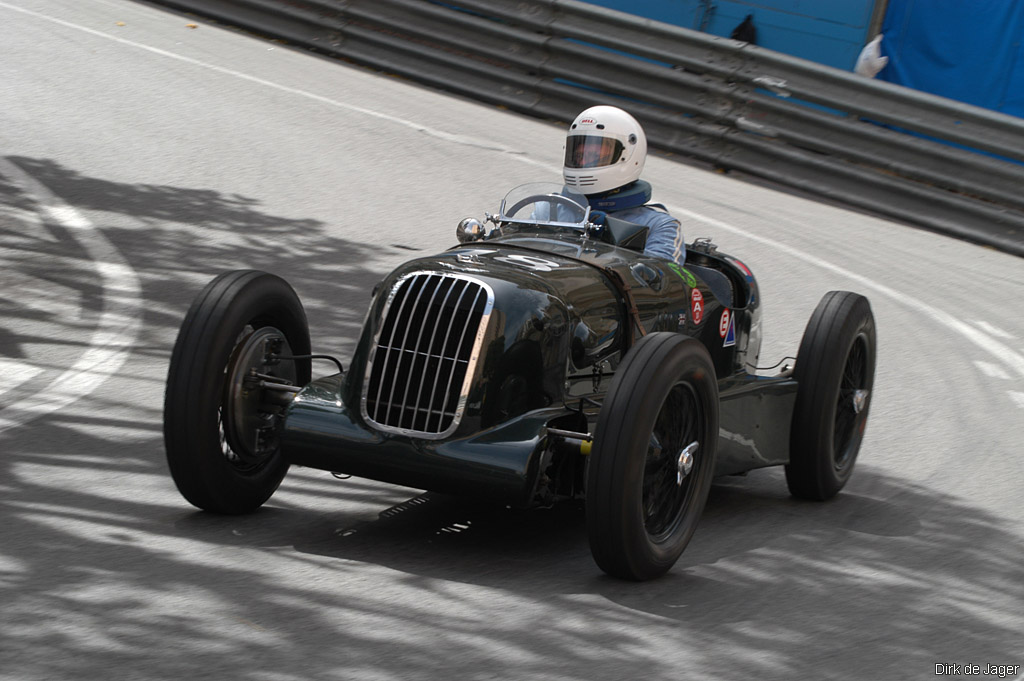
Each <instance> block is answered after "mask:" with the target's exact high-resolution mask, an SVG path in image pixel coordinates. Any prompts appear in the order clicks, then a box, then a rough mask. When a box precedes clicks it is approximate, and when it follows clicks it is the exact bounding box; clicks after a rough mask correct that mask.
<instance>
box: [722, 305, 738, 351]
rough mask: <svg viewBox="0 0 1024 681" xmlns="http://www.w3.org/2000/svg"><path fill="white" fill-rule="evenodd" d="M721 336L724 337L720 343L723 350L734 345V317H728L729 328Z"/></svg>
mask: <svg viewBox="0 0 1024 681" xmlns="http://www.w3.org/2000/svg"><path fill="white" fill-rule="evenodd" d="M726 314H728V312H726ZM723 318H724V317H723ZM723 335H724V336H725V339H724V340H723V341H722V347H723V348H731V347H732V346H734V345H736V315H729V326H728V328H727V329H726V330H725V333H724V334H723Z"/></svg>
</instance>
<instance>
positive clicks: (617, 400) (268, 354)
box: [164, 184, 875, 580]
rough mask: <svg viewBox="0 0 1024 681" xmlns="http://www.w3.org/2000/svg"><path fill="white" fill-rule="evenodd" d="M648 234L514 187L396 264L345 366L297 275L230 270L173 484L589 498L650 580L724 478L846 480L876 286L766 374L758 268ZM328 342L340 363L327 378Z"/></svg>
mask: <svg viewBox="0 0 1024 681" xmlns="http://www.w3.org/2000/svg"><path fill="white" fill-rule="evenodd" d="M598 222H602V223H603V224H597V223H598ZM646 233H647V230H646V228H644V227H640V226H638V225H635V224H631V223H627V222H622V221H619V220H615V219H614V218H611V217H605V218H604V219H602V220H598V219H596V218H595V216H593V215H591V211H590V208H589V206H588V204H587V202H586V199H585V198H583V197H581V196H579V195H573V194H572V193H571V191H570V190H568V189H567V188H565V187H561V186H559V185H555V184H550V185H547V184H533V185H525V186H523V187H519V188H517V189H515V190H513V191H512V192H510V193H509V195H508V196H506V197H505V199H504V201H503V202H502V204H501V210H500V211H499V213H498V214H497V215H487V217H486V219H485V221H483V222H481V221H478V220H475V219H467V220H464V221H463V222H462V223H460V225H459V227H458V229H457V235H458V237H459V241H460V245H458V246H456V247H453V248H450V249H449V250H447V251H444V252H443V253H440V254H437V255H433V256H430V257H424V258H418V259H415V260H412V261H410V262H407V263H405V264H404V265H402V266H400V267H399V268H397V269H396V270H394V271H393V272H392V273H391V274H389V275H388V276H387V277H386V278H385V279H384V280H383V281H382V282H380V284H379V285H378V286H377V288H376V289H375V291H374V296H373V300H372V303H371V305H370V310H369V313H368V314H367V317H366V322H365V325H364V328H363V330H362V335H361V337H360V338H359V342H358V346H357V349H356V351H355V354H354V356H353V357H352V359H351V361H350V362H349V365H348V368H347V370H343V369H342V364H341V363H340V362H338V360H336V359H334V358H330V357H327V356H323V355H314V354H312V351H311V347H310V338H309V331H308V326H307V322H306V315H305V312H304V311H303V307H302V305H301V303H300V301H299V299H298V297H297V295H296V294H295V292H294V290H293V289H292V288H291V286H289V285H288V284H287V283H286V282H285V281H284V280H282V279H280V278H279V277H276V276H274V275H272V274H268V273H265V272H259V271H253V270H244V271H234V272H228V273H225V274H222V275H221V276H219V277H217V278H216V279H214V280H213V281H212V282H211V283H210V284H209V285H208V286H207V287H206V288H205V289H204V290H203V291H202V292H201V293H200V294H199V296H198V297H197V298H196V300H195V302H194V303H193V304H192V306H191V308H190V309H189V311H188V313H187V315H186V317H185V320H184V322H183V323H182V326H181V330H180V332H179V335H178V338H177V341H176V343H175V346H174V351H173V354H172V357H171V362H170V368H169V372H168V379H167V388H166V394H165V406H164V437H165V443H166V451H167V460H168V464H169V467H170V471H171V474H172V476H173V478H174V481H175V483H176V484H177V487H178V489H179V490H180V491H181V493H182V495H183V496H184V497H185V498H186V499H187V500H188V501H190V502H191V503H192V504H194V505H195V506H197V507H199V508H201V509H205V510H207V511H212V512H217V513H245V512H248V511H252V510H254V509H256V508H258V507H259V506H260V505H261V504H263V503H264V502H265V501H267V499H268V498H269V497H270V496H271V494H273V492H274V490H275V489H277V487H278V485H279V484H280V482H281V480H282V478H283V477H284V475H285V473H286V471H287V469H288V467H289V465H291V464H297V465H302V466H308V467H313V468H317V469H323V470H325V471H332V472H336V473H339V474H349V475H355V476H360V477H366V478H372V479H375V480H381V481H385V482H390V483H394V484H399V485H405V486H408V487H414V488H418V489H424V490H433V491H438V492H444V493H455V494H465V495H474V496H483V497H486V498H488V499H493V500H495V501H497V502H501V503H505V504H509V505H514V506H519V507H529V506H535V505H536V506H546V505H549V504H551V503H552V502H554V501H557V500H559V499H566V498H583V499H584V500H585V508H586V523H587V531H588V534H589V539H590V546H591V549H592V553H593V556H594V559H595V561H596V562H597V564H598V565H599V566H600V568H601V569H603V570H604V571H605V572H607V573H609V574H611V575H614V576H617V577H622V578H626V579H634V580H643V579H649V578H652V577H656V576H658V575H661V574H663V573H664V572H666V571H667V570H669V569H670V568H671V567H672V565H673V564H674V563H675V562H676V560H677V559H678V558H679V556H680V554H681V553H682V551H683V549H684V548H685V547H686V545H687V543H688V542H689V540H690V538H691V536H692V535H693V532H694V530H695V529H696V527H697V523H698V520H699V518H700V515H701V512H702V510H703V507H704V504H705V501H706V499H707V497H708V491H709V488H710V485H711V481H712V478H713V477H715V476H720V475H730V474H738V473H743V472H745V471H748V470H751V469H754V468H759V467H763V466H774V465H784V466H785V471H786V481H787V483H788V486H789V489H790V491H791V493H792V494H793V495H795V496H797V497H802V498H809V499H828V498H830V497H832V496H834V495H835V494H836V493H837V492H839V490H840V489H842V487H843V486H844V485H845V484H846V481H847V480H848V479H849V477H850V473H851V471H852V470H853V466H854V461H855V459H856V457H857V453H858V450H859V448H860V443H861V440H862V437H863V434H864V426H865V423H866V421H867V417H868V410H869V407H870V403H871V389H872V382H873V377H874V366H875V324H874V318H873V316H872V312H871V307H870V305H869V303H868V301H867V299H866V298H864V297H863V296H860V295H857V294H854V293H850V292H843V291H832V292H830V293H827V294H825V296H824V297H823V298H822V300H821V302H820V304H819V305H818V307H817V309H816V310H815V311H814V313H813V315H812V316H811V319H810V322H809V323H808V325H807V328H806V330H805V332H804V336H803V339H802V340H801V343H800V348H799V351H798V353H797V356H796V361H795V364H793V366H789V365H787V364H785V363H784V362H780V363H779V364H777V365H776V367H777V370H775V371H774V373H772V370H758V369H757V367H758V365H759V362H760V360H759V357H758V354H759V350H760V345H761V310H760V302H761V300H760V291H759V289H758V286H757V281H756V279H755V278H754V275H753V274H752V273H751V271H750V269H749V268H748V267H747V266H746V265H745V264H743V263H742V262H740V261H739V260H738V259H736V258H733V257H731V256H728V255H725V254H722V253H720V252H718V251H717V249H716V247H715V246H714V245H713V244H712V243H711V242H710V241H709V240H707V239H699V240H697V241H695V242H694V243H692V244H690V245H689V247H688V254H687V259H686V266H685V268H683V267H679V266H677V265H676V264H675V263H673V262H670V261H667V260H664V259H661V258H658V257H652V256H648V255H645V254H644V253H643V248H644V243H645V240H646ZM321 358H324V359H329V360H331V361H334V362H335V363H336V364H337V368H338V371H337V372H336V373H333V374H331V375H328V376H325V377H323V378H318V379H316V380H311V361H312V360H313V359H321Z"/></svg>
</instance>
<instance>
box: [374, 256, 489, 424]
mask: <svg viewBox="0 0 1024 681" xmlns="http://www.w3.org/2000/svg"><path fill="white" fill-rule="evenodd" d="M493 304H494V293H493V292H492V291H491V289H490V287H489V286H487V285H486V284H483V283H482V282H480V281H477V280H475V279H472V278H470V277H467V276H463V275H459V274H448V273H439V272H416V273H413V274H410V275H406V276H405V277H403V278H402V279H401V280H399V282H398V283H397V284H396V285H395V287H394V288H393V289H392V293H391V297H390V299H389V300H388V302H387V303H386V305H385V307H384V312H383V317H382V319H381V324H380V328H379V331H378V332H377V337H376V338H375V339H374V346H373V348H372V350H371V354H370V361H369V363H368V366H367V371H366V379H365V381H364V384H363V403H362V410H363V416H364V417H365V418H366V419H367V420H368V421H369V422H370V423H371V424H372V425H374V426H375V427H377V428H378V429H380V430H384V431H391V432H398V433H403V434H408V435H418V436H421V437H427V438H441V437H445V436H447V435H448V434H450V433H451V432H452V431H454V430H455V428H456V427H457V426H458V424H459V421H460V420H461V418H462V410H463V408H464V407H465V397H466V395H465V394H464V389H465V388H466V387H467V386H468V383H469V380H470V379H471V378H472V371H473V368H474V367H473V365H474V363H475V358H476V356H477V354H478V350H479V347H478V346H479V343H480V340H481V338H482V331H483V330H484V329H485V328H486V324H487V320H488V318H489V317H490V311H491V307H492V306H493Z"/></svg>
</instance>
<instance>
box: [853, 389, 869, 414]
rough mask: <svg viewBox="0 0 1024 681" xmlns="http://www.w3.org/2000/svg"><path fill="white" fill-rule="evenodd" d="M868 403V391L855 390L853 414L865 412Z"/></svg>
mask: <svg viewBox="0 0 1024 681" xmlns="http://www.w3.org/2000/svg"><path fill="white" fill-rule="evenodd" d="M867 403H868V391H867V390H854V391H853V413H854V414H859V413H861V412H862V411H864V405H865V404H867Z"/></svg>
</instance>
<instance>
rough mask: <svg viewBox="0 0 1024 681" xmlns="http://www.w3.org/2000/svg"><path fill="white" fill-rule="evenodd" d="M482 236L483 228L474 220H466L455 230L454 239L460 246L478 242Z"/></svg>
mask: <svg viewBox="0 0 1024 681" xmlns="http://www.w3.org/2000/svg"><path fill="white" fill-rule="evenodd" d="M484 236H485V230H484V226H483V224H482V223H481V222H480V221H479V220H477V219H476V218H466V219H464V220H463V221H462V222H460V223H459V226H458V227H456V228H455V238H457V239H458V240H459V243H462V244H464V243H467V242H469V241H480V240H481V239H483V238H484Z"/></svg>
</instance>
